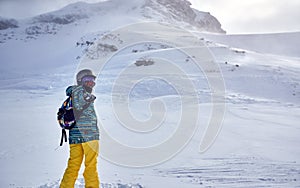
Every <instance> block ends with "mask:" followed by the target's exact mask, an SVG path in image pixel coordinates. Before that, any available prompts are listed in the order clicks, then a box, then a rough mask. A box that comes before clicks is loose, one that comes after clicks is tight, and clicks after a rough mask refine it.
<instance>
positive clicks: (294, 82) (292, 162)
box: [0, 0, 300, 188]
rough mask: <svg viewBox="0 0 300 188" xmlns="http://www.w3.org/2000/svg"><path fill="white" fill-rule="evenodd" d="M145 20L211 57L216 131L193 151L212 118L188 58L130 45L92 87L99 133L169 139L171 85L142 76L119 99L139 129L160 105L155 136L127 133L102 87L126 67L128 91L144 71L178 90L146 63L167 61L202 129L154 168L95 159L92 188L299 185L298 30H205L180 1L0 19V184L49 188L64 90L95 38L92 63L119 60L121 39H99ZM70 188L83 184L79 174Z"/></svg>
mask: <svg viewBox="0 0 300 188" xmlns="http://www.w3.org/2000/svg"><path fill="white" fill-rule="evenodd" d="M149 20H157V21H161V22H167V23H171V24H173V25H178V26H181V27H183V28H185V29H187V30H189V31H191V32H192V33H193V34H194V35H195V37H196V38H197V39H198V40H199V41H202V42H203V43H205V44H206V46H207V47H208V48H209V49H210V51H211V52H212V54H213V55H214V57H215V60H216V63H217V64H218V66H219V68H220V70H221V73H222V75H223V79H224V82H225V85H226V95H225V98H226V114H225V116H224V119H223V126H222V129H221V131H220V133H219V135H218V137H217V139H216V140H215V142H214V144H213V146H212V147H211V148H210V149H209V150H208V151H207V152H205V153H199V143H200V142H201V140H202V137H203V133H204V130H205V128H206V127H205V124H206V122H208V118H209V117H210V115H211V109H212V105H211V95H212V91H211V90H210V86H209V84H208V83H207V78H206V76H205V75H204V74H203V71H202V70H199V67H196V66H195V64H194V63H193V59H194V58H195V57H193V56H189V55H188V54H184V53H182V52H180V51H178V50H177V49H175V48H172V46H170V45H168V44H163V43H162V44H157V43H154V42H151V41H145V42H144V43H142V44H134V45H132V46H129V47H128V48H126V49H123V50H122V51H121V52H119V53H118V55H116V56H114V57H113V58H112V59H111V60H110V61H109V63H108V64H107V65H106V66H105V68H104V71H103V72H102V73H101V75H99V77H98V79H97V85H96V86H97V87H96V89H95V93H96V95H97V100H96V104H95V106H96V108H97V113H98V118H99V121H101V123H103V125H104V127H105V128H106V129H107V130H108V131H109V133H110V134H111V135H112V136H113V137H115V138H117V139H118V141H120V142H121V143H124V144H126V145H129V146H133V147H147V146H152V145H155V144H159V143H161V142H162V141H164V140H165V139H166V138H169V137H170V136H172V133H173V132H174V131H175V130H176V128H177V127H176V122H177V121H178V118H179V117H180V113H181V111H180V107H181V105H182V104H181V102H180V96H179V95H178V92H177V90H176V88H174V87H172V85H170V84H169V83H168V82H165V81H164V80H157V79H155V78H153V77H150V78H147V79H144V80H142V81H140V82H139V83H138V84H136V85H135V87H134V88H132V90H131V93H129V94H128V96H129V98H130V110H131V113H132V114H134V115H135V117H136V118H137V119H140V120H146V119H147V118H149V116H150V115H151V112H150V111H149V108H148V106H149V103H151V101H152V100H153V99H159V100H161V101H164V104H165V105H166V107H167V115H166V117H165V121H164V124H163V125H161V126H160V127H159V128H157V129H155V130H154V131H152V132H150V133H147V134H137V133H136V132H132V131H129V130H128V129H126V128H124V127H122V125H121V124H120V122H118V121H117V118H116V117H115V116H114V113H113V112H112V111H111V108H112V107H111V89H112V86H113V85H114V83H115V82H114V81H115V79H116V75H118V73H119V72H120V71H122V70H123V69H124V67H127V68H129V69H130V70H131V73H132V74H130V75H128V76H127V77H126V79H127V80H128V81H129V82H130V80H131V79H132V80H134V79H135V78H137V77H139V76H140V75H147V74H148V72H149V70H150V69H152V68H156V69H157V70H160V71H161V72H162V73H164V74H166V75H168V76H170V77H172V79H173V80H175V81H178V82H180V81H181V79H182V78H181V77H179V76H178V75H172V74H170V75H169V74H168V73H169V69H168V67H166V66H163V65H162V64H161V63H160V62H158V61H156V60H155V58H151V56H155V57H159V58H162V59H169V60H170V61H171V62H173V63H175V64H176V65H177V66H178V67H180V68H182V70H184V71H185V72H186V73H187V75H188V76H189V78H190V79H191V80H192V82H193V84H194V85H195V87H196V94H197V95H198V96H199V103H198V104H194V105H198V106H199V109H200V112H199V122H200V123H199V127H198V129H197V130H196V132H195V133H194V135H193V137H192V139H191V141H190V142H189V143H188V144H187V145H186V147H184V149H183V150H182V151H181V152H179V153H178V154H177V155H175V156H174V157H173V158H171V159H169V160H167V161H165V162H164V163H161V164H158V165H155V166H150V167H144V168H129V167H123V166H120V165H116V164H113V163H110V162H109V161H107V160H105V159H104V158H101V157H99V167H98V168H99V175H100V178H101V186H102V187H103V188H140V187H150V188H165V187H180V188H193V187H236V188H237V187H292V188H297V187H300V147H299V143H300V137H299V135H300V127H299V126H300V124H299V122H300V77H299V75H300V64H299V62H300V57H299V55H300V53H299V39H300V32H295V33H281V34H257V35H234V36H230V35H224V34H218V35H216V34H213V33H207V31H210V32H219V33H223V30H222V29H221V26H220V24H219V22H218V21H217V20H216V19H215V18H214V17H213V16H211V15H209V14H208V13H204V12H200V11H197V10H194V9H191V8H190V4H189V3H188V2H187V1H185V0H182V1H179V0H176V1H171V0H164V1H155V0H143V1H140V0H133V1H126V2H125V1H124V0H110V1H104V2H100V3H96V4H87V3H75V4H71V5H68V6H67V7H65V8H63V9H61V10H57V11H55V12H50V13H47V14H43V15H39V16H37V17H34V18H30V19H26V20H9V19H6V18H1V19H0V27H1V29H0V96H1V97H0V104H1V110H0V122H1V125H2V126H1V128H2V130H1V132H0V166H1V168H0V187H11V188H14V187H38V188H48V187H59V182H60V180H61V178H62V175H63V172H64V169H65V167H66V164H67V160H68V155H69V153H68V152H69V149H68V147H67V145H65V146H64V147H58V145H59V141H60V131H61V130H60V127H59V125H58V123H57V122H56V111H57V108H58V107H59V106H60V104H61V102H62V101H63V100H64V99H65V94H64V91H65V88H66V87H67V86H68V85H72V84H73V83H74V76H75V72H76V70H77V67H78V64H79V63H80V61H81V59H82V58H83V57H84V54H86V53H87V52H88V50H89V47H91V46H92V45H94V44H95V43H96V42H97V40H98V39H100V38H101V37H103V36H106V37H107V39H106V40H103V41H104V42H103V43H102V45H100V46H99V48H101V49H102V50H101V52H102V53H103V54H98V55H105V53H110V52H118V50H119V49H118V48H117V45H116V44H117V43H122V41H123V39H122V38H118V36H117V35H107V34H108V33H109V32H110V31H111V30H114V29H116V28H119V27H123V26H125V25H128V24H132V23H136V22H141V21H149ZM203 31H205V33H203ZM151 34H153V33H147V32H145V34H144V36H145V37H147V36H148V35H151ZM168 34H169V35H170V36H173V35H172V34H173V33H168ZM186 37H187V36H176V40H178V41H184V39H185V38H186ZM266 43H268V44H267V45H266ZM191 45H193V44H191ZM211 71H212V73H213V71H214V70H211ZM128 87H129V86H127V85H122V86H120V88H121V89H124V90H126V89H128ZM121 91H122V90H121ZM126 157H128V158H130V157H131V156H124V158H126ZM145 157H147V156H145ZM75 187H77V188H79V187H84V179H83V168H82V169H81V171H80V173H79V177H78V180H77V181H76V186H75Z"/></svg>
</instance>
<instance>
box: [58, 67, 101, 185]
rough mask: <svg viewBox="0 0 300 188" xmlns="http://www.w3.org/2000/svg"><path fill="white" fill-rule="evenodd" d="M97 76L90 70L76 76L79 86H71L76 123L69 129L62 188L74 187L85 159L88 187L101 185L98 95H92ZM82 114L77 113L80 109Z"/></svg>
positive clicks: (80, 72)
mask: <svg viewBox="0 0 300 188" xmlns="http://www.w3.org/2000/svg"><path fill="white" fill-rule="evenodd" d="M95 79H96V76H95V75H94V74H93V72H92V71H91V70H89V69H84V70H81V71H79V72H78V73H77V75H76V80H77V85H76V86H73V87H72V100H73V110H74V114H75V119H76V125H75V126H74V128H72V129H71V130H70V131H69V144H70V157H69V160H68V166H67V168H66V170H65V173H64V175H63V179H62V181H61V184H60V188H72V187H74V184H75V181H76V179H77V177H78V172H79V170H80V167H81V163H82V161H83V158H85V161H84V164H85V169H84V173H83V176H84V180H85V187H86V188H99V186H100V180H99V176H98V171H97V158H98V154H99V128H98V126H97V116H96V112H95V108H94V100H95V99H96V97H95V96H94V95H93V94H92V91H93V87H94V86H95ZM79 111H80V113H76V112H79Z"/></svg>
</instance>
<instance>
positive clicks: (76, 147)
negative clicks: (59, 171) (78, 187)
mask: <svg viewBox="0 0 300 188" xmlns="http://www.w3.org/2000/svg"><path fill="white" fill-rule="evenodd" d="M83 155H84V153H83V147H82V144H70V158H69V161H68V167H67V169H66V170H65V173H64V176H63V179H62V181H61V184H60V188H72V187H74V184H75V181H76V179H77V176H78V172H79V170H80V167H81V163H82V160H83Z"/></svg>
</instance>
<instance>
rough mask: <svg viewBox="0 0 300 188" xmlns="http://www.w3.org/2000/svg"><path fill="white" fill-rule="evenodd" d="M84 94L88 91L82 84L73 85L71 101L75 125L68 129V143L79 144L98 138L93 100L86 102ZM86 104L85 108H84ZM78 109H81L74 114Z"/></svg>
mask: <svg viewBox="0 0 300 188" xmlns="http://www.w3.org/2000/svg"><path fill="white" fill-rule="evenodd" d="M85 95H89V93H88V92H87V91H85V89H84V88H83V86H81V85H79V86H73V88H72V102H73V110H74V112H75V119H76V125H75V126H74V128H73V129H71V130H70V131H69V144H79V143H84V142H88V141H92V140H99V128H98V126H97V115H96V112H95V108H94V102H87V101H86V100H85V99H84V96H85ZM86 106H87V108H84V107H86ZM82 110H83V111H82ZM78 111H82V113H81V114H79V115H76V112H78ZM78 116H79V117H78Z"/></svg>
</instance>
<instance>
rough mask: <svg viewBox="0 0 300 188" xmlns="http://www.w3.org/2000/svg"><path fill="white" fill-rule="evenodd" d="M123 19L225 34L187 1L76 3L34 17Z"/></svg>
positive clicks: (67, 20) (68, 20)
mask: <svg viewBox="0 0 300 188" xmlns="http://www.w3.org/2000/svg"><path fill="white" fill-rule="evenodd" d="M110 15H112V17H113V18H114V19H118V15H119V17H120V19H123V18H124V16H125V17H126V16H129V15H131V17H136V18H138V19H139V20H147V21H149V20H151V21H162V22H167V23H171V24H175V25H180V26H182V25H185V26H187V27H194V28H197V29H198V30H200V31H207V32H213V33H225V31H224V30H223V29H222V28H221V24H220V22H219V21H218V20H217V19H216V18H215V17H213V16H212V15H210V14H209V13H206V12H201V11H198V10H196V9H193V8H191V3H190V2H189V1H187V0H130V1H124V0H107V1H103V2H98V3H93V4H90V3H85V2H77V3H73V4H69V5H68V6H66V7H64V8H62V9H60V10H57V11H54V12H50V13H47V14H42V15H39V16H36V17H34V20H35V21H38V22H53V23H57V24H69V23H72V22H75V21H76V20H80V19H84V18H89V17H95V16H101V17H105V16H107V17H110Z"/></svg>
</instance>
